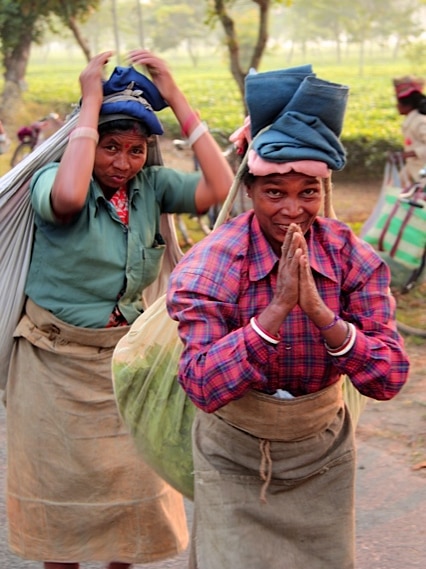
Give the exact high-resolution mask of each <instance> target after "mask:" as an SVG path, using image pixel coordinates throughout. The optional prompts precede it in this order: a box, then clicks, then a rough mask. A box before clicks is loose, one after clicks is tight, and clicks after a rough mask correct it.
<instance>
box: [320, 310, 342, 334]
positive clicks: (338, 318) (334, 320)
mask: <svg viewBox="0 0 426 569" xmlns="http://www.w3.org/2000/svg"><path fill="white" fill-rule="evenodd" d="M339 320H341V318H340V316H337V314H335V315H334V318H333V320H332V321H331V322H330V324H327V325H326V326H317V328H318V330H321V331H323V330H330V328H333V326H334V325H335V324H337V322H339Z"/></svg>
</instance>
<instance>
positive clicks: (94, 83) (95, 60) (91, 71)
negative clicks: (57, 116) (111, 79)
mask: <svg viewBox="0 0 426 569" xmlns="http://www.w3.org/2000/svg"><path fill="white" fill-rule="evenodd" d="M113 53H114V52H113V51H104V52H103V53H99V54H98V55H95V56H94V57H92V59H91V60H90V61H89V63H88V64H87V66H86V68H85V69H83V71H82V72H81V73H80V87H81V95H82V98H83V101H84V100H86V101H87V100H88V99H89V98H90V99H92V98H95V99H96V100H97V101H99V106H100V104H101V103H102V99H103V90H102V82H103V79H104V70H105V65H106V64H107V63H108V62H109V60H110V58H111V56H112V55H113Z"/></svg>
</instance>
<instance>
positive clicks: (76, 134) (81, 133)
mask: <svg viewBox="0 0 426 569" xmlns="http://www.w3.org/2000/svg"><path fill="white" fill-rule="evenodd" d="M76 138H90V139H91V140H93V141H94V142H95V143H96V144H98V142H99V133H98V131H97V130H96V128H92V127H91V126H79V127H77V128H75V129H74V130H73V131H72V132H71V134H70V135H69V138H68V140H69V141H71V140H74V139H76Z"/></svg>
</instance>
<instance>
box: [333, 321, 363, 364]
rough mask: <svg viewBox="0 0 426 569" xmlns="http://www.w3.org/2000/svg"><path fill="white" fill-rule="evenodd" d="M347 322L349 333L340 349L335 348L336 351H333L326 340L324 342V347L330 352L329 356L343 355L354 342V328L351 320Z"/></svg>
mask: <svg viewBox="0 0 426 569" xmlns="http://www.w3.org/2000/svg"><path fill="white" fill-rule="evenodd" d="M347 324H348V326H349V335H348V337H347V340H346V341H345V343H344V344H343V347H342V349H340V350H339V349H337V351H334V350H333V349H332V348H330V346H329V345H328V344H327V342H325V348H326V350H327V352H328V353H329V354H330V356H333V357H338V356H344V355H345V354H347V353H348V352H349V351H350V350H351V349H352V348H353V345H354V344H355V340H356V328H355V326H354V325H353V324H352V322H348V323H347Z"/></svg>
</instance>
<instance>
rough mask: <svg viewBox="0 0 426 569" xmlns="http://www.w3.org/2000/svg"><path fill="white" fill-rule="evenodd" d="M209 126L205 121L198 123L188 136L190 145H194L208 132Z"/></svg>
mask: <svg viewBox="0 0 426 569" xmlns="http://www.w3.org/2000/svg"><path fill="white" fill-rule="evenodd" d="M208 130H209V129H208V126H207V125H206V123H205V122H200V124H198V125H197V126H196V127H195V128H194V130H193V131H192V132H191V134H190V135H189V137H188V144H189V146H193V145H194V144H195V143H196V142H197V140H198V139H199V138H200V136H202V135H203V134H204V133H205V132H208Z"/></svg>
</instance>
